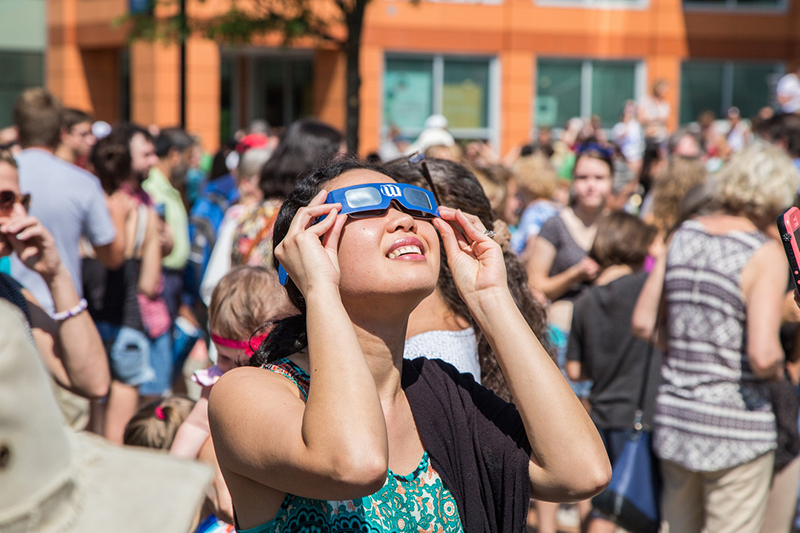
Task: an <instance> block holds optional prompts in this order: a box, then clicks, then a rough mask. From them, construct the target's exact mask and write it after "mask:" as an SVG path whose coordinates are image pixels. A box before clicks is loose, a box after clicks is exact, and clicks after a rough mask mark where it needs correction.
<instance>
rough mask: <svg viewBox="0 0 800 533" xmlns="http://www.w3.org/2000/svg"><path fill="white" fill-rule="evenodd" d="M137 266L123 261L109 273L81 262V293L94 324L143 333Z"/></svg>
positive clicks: (90, 262)
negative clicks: (124, 327)
mask: <svg viewBox="0 0 800 533" xmlns="http://www.w3.org/2000/svg"><path fill="white" fill-rule="evenodd" d="M139 263H140V261H139V260H137V259H126V260H125V262H124V263H123V264H122V266H121V267H119V268H118V269H116V270H108V269H106V267H104V266H103V265H102V264H101V263H100V262H99V261H97V260H96V259H90V258H86V259H84V260H83V293H84V295H85V296H86V301H87V303H88V304H89V314H91V315H92V319H94V321H95V322H107V323H109V324H114V325H117V326H127V327H129V328H132V329H135V330H137V331H144V323H143V322H142V313H141V311H140V309H139V300H138V296H137V295H138V289H139Z"/></svg>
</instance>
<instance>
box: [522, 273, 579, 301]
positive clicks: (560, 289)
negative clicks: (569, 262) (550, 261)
mask: <svg viewBox="0 0 800 533" xmlns="http://www.w3.org/2000/svg"><path fill="white" fill-rule="evenodd" d="M578 281H580V267H579V265H574V266H572V267H570V268H568V269H567V270H565V271H563V272H561V273H559V274H556V275H555V276H536V277H534V279H533V284H534V286H535V287H536V288H538V289H539V290H541V291H542V292H544V293H545V295H546V296H547V297H548V298H549V299H550V300H557V299H559V298H561V297H562V296H564V295H565V294H566V293H567V292H568V291H569V290H570V289H571V288H572V287H573V286H574V285H575V284H576V283H577V282H578Z"/></svg>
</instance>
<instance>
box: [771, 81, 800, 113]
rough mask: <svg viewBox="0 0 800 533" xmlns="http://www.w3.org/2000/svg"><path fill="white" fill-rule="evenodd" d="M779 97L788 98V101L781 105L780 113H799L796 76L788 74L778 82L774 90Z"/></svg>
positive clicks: (799, 96) (798, 90) (799, 99)
mask: <svg viewBox="0 0 800 533" xmlns="http://www.w3.org/2000/svg"><path fill="white" fill-rule="evenodd" d="M775 92H776V93H777V95H778V96H779V97H782V98H785V97H788V98H789V101H787V102H786V103H785V104H781V111H783V112H784V113H796V112H798V111H800V79H798V78H797V74H795V73H794V72H790V73H789V74H787V75H785V76H784V77H782V78H781V79H780V81H778V87H777V88H776V91H775Z"/></svg>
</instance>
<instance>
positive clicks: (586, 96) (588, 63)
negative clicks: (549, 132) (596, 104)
mask: <svg viewBox="0 0 800 533" xmlns="http://www.w3.org/2000/svg"><path fill="white" fill-rule="evenodd" d="M542 60H544V61H563V62H568V61H572V62H575V63H577V64H579V65H580V69H581V85H580V93H581V95H580V114H579V117H580V118H587V117H591V116H592V71H593V70H594V64H595V63H632V64H633V68H634V71H633V99H634V100H636V101H637V102H638V101H639V100H640V99H641V98H642V97H643V96H644V95H645V94H646V92H647V64H646V62H645V60H644V59H643V58H640V57H634V58H626V57H623V58H613V59H606V58H597V57H569V56H567V57H565V56H549V55H548V56H536V57H534V59H533V61H534V69H535V72H536V77H535V79H534V83H533V104H532V105H533V112H532V113H531V114H532V119H531V120H532V124H531V135H532V136H533V135H534V134H535V132H536V131H537V129H538V128H539V127H540V125H539V124H537V118H538V113H537V112H536V110H537V102H538V98H539V76H540V75H541V70H540V68H539V62H540V61H542ZM563 126H564V125H563V124H554V125H551V126H550V127H551V128H553V129H554V130H560V129H562V128H563Z"/></svg>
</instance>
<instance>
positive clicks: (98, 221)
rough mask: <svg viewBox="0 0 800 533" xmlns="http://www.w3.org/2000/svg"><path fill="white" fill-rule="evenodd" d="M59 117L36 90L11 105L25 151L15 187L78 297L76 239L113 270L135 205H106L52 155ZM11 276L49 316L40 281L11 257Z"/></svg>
mask: <svg viewBox="0 0 800 533" xmlns="http://www.w3.org/2000/svg"><path fill="white" fill-rule="evenodd" d="M61 113H62V107H61V103H60V102H59V101H58V100H57V99H56V98H55V97H54V96H53V95H51V94H50V93H48V92H47V91H45V90H44V89H39V88H36V89H28V90H27V91H25V92H24V93H22V96H20V97H19V99H18V100H17V101H16V103H15V104H14V123H15V125H16V126H17V130H18V131H19V140H20V144H21V145H22V147H23V148H24V150H23V151H22V152H20V153H19V154H18V155H17V162H18V163H19V184H20V189H21V190H22V192H23V193H28V194H30V195H31V197H32V198H34V199H35V200H34V201H33V202H32V203H31V207H30V210H29V213H30V215H31V216H33V217H36V218H38V219H39V221H40V222H41V223H42V224H43V225H44V226H45V227H46V228H47V230H48V231H49V232H50V233H51V234H52V236H53V238H54V239H55V243H56V247H57V248H58V255H59V256H60V257H61V260H62V261H63V263H64V266H65V267H66V268H67V270H68V271H69V273H70V274H71V276H72V283H73V285H74V286H75V288H76V290H77V291H78V297H81V296H83V294H82V292H83V288H82V284H81V281H82V276H81V259H80V255H79V253H78V249H79V246H78V243H79V241H80V239H81V237H85V238H86V239H88V241H89V242H90V243H91V245H92V246H93V249H94V253H95V254H96V257H97V259H98V260H99V261H100V262H102V263H103V264H104V265H106V266H107V267H108V268H118V267H119V266H120V265H121V264H122V261H123V260H124V254H125V246H126V243H125V242H124V238H123V237H120V238H117V235H120V236H122V235H124V231H122V230H123V228H124V226H125V222H126V220H127V218H128V214H129V213H130V212H131V211H132V209H133V207H134V205H133V204H132V203H131V202H130V201H129V198H128V197H127V196H125V195H122V194H117V195H114V196H111V197H109V198H108V200H107V201H106V196H105V194H103V189H102V187H101V186H100V181H99V180H98V179H97V178H96V177H95V176H93V175H91V174H89V173H88V172H86V171H83V170H81V169H79V168H78V167H76V166H75V165H71V164H69V163H67V162H65V161H62V160H61V159H59V158H57V157H56V156H55V155H54V153H55V150H56V148H58V145H59V143H60V142H61ZM109 211H110V212H109ZM112 215H113V217H112ZM11 272H12V275H13V276H14V278H15V279H16V280H17V281H19V282H20V283H21V284H22V285H23V286H24V287H25V288H27V289H28V290H30V291H31V293H32V294H33V295H34V297H35V298H36V300H38V301H39V303H41V305H42V308H43V309H44V310H45V311H47V312H48V313H53V312H54V305H53V300H52V298H51V296H50V291H49V290H48V289H47V284H46V283H45V281H44V280H43V279H42V278H41V276H39V275H38V274H37V273H36V272H33V271H32V270H30V269H28V268H27V267H25V265H24V264H23V263H22V261H20V260H19V259H18V258H16V257H12V262H11Z"/></svg>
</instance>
